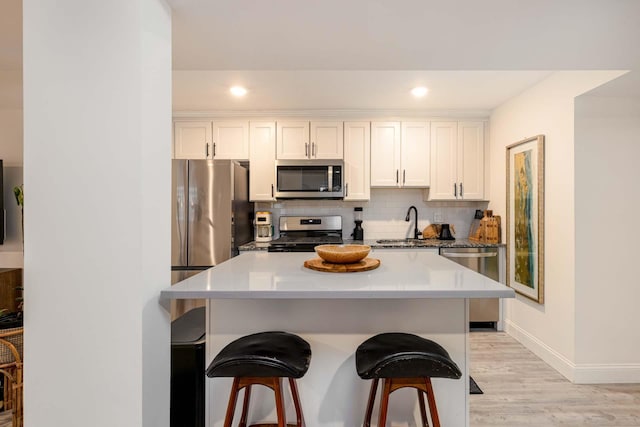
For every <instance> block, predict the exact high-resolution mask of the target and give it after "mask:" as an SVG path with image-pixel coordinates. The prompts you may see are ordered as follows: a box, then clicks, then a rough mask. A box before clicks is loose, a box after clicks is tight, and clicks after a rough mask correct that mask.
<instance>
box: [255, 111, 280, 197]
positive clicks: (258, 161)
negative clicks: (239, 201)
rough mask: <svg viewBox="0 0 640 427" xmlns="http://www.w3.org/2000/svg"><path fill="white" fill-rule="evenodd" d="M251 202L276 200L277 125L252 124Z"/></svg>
mask: <svg viewBox="0 0 640 427" xmlns="http://www.w3.org/2000/svg"><path fill="white" fill-rule="evenodd" d="M250 135H251V144H250V147H251V149H250V152H249V162H250V167H249V200H251V201H271V200H274V197H273V195H274V187H275V183H276V166H275V162H276V124H275V123H274V122H251V129H250Z"/></svg>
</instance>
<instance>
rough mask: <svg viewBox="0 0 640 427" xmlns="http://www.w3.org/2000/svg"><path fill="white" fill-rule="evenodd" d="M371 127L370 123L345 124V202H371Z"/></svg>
mask: <svg viewBox="0 0 640 427" xmlns="http://www.w3.org/2000/svg"><path fill="white" fill-rule="evenodd" d="M370 162H371V125H370V124H369V122H345V123H344V169H345V172H344V173H345V176H344V182H345V195H344V199H345V200H369V198H370V197H371V189H370V182H371V181H370V179H371V178H370V177H371V175H370V168H369V165H370Z"/></svg>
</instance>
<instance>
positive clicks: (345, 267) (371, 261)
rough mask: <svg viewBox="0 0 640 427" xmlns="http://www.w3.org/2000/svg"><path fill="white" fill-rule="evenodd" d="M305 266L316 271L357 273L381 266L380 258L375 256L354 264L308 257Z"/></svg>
mask: <svg viewBox="0 0 640 427" xmlns="http://www.w3.org/2000/svg"><path fill="white" fill-rule="evenodd" d="M304 266H305V267H307V268H310V269H311V270H316V271H326V272H328V273H356V272H358V271H369V270H374V269H376V268H378V267H379V266H380V260H379V259H375V258H365V259H363V260H362V261H359V262H355V263H353V264H332V263H330V262H326V261H323V260H322V258H314V259H308V260H306V261H305V262H304Z"/></svg>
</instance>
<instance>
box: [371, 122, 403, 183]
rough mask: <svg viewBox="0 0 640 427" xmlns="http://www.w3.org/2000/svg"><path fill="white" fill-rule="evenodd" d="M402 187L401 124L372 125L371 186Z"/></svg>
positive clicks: (379, 123) (375, 123)
mask: <svg viewBox="0 0 640 427" xmlns="http://www.w3.org/2000/svg"><path fill="white" fill-rule="evenodd" d="M399 185H400V123H399V122H372V123H371V186H372V187H398V186H399Z"/></svg>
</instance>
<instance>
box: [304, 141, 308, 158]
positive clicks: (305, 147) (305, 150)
mask: <svg viewBox="0 0 640 427" xmlns="http://www.w3.org/2000/svg"><path fill="white" fill-rule="evenodd" d="M304 156H305V157H309V144H308V143H306V142H305V143H304Z"/></svg>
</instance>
